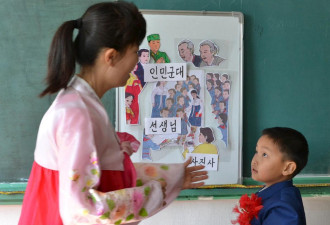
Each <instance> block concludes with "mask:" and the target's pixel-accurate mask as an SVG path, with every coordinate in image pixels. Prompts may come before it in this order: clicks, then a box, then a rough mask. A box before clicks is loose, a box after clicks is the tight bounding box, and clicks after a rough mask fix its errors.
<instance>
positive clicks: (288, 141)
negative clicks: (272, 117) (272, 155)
mask: <svg viewBox="0 0 330 225" xmlns="http://www.w3.org/2000/svg"><path fill="white" fill-rule="evenodd" d="M262 135H265V136H267V137H269V138H270V139H272V140H273V142H274V143H275V144H276V145H277V146H278V147H279V149H280V151H281V152H282V153H283V155H284V157H285V159H288V160H292V161H294V162H295V163H296V165H297V168H296V170H295V171H294V173H293V177H294V176H295V175H297V174H298V173H299V172H300V171H301V170H302V169H303V168H304V167H305V166H306V164H307V161H308V153H309V150H308V142H307V140H306V138H305V137H304V135H303V134H301V133H300V132H299V131H297V130H294V129H292V128H287V127H272V128H267V129H264V130H263V131H262Z"/></svg>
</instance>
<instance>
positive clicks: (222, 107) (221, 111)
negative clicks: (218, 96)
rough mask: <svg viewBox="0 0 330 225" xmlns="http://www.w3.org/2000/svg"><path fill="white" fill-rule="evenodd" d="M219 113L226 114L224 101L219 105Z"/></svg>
mask: <svg viewBox="0 0 330 225" xmlns="http://www.w3.org/2000/svg"><path fill="white" fill-rule="evenodd" d="M219 113H227V107H226V102H225V101H221V102H220V103H219Z"/></svg>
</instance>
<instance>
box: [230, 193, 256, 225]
mask: <svg viewBox="0 0 330 225" xmlns="http://www.w3.org/2000/svg"><path fill="white" fill-rule="evenodd" d="M262 208H263V205H262V199H261V198H260V197H258V196H257V195H256V194H252V195H251V198H249V196H248V195H247V194H245V195H243V196H242V197H241V198H240V200H239V205H237V206H235V207H234V209H233V212H234V213H238V217H237V219H236V220H232V221H231V223H232V224H239V225H250V222H251V220H252V219H253V218H254V217H255V218H258V213H259V211H260V210H261V209H262Z"/></svg>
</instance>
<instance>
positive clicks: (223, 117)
mask: <svg viewBox="0 0 330 225" xmlns="http://www.w3.org/2000/svg"><path fill="white" fill-rule="evenodd" d="M216 118H217V119H218V124H219V126H218V128H219V129H220V131H221V134H222V138H221V139H222V140H223V141H224V142H225V144H226V146H227V142H228V129H227V120H228V116H227V114H226V113H220V114H218V115H217V117H216Z"/></svg>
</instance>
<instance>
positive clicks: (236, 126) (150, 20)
mask: <svg viewBox="0 0 330 225" xmlns="http://www.w3.org/2000/svg"><path fill="white" fill-rule="evenodd" d="M142 13H143V15H144V17H145V19H146V21H147V36H148V35H149V34H155V33H156V34H159V35H160V40H161V47H160V51H165V52H166V53H167V55H168V56H169V58H170V59H171V63H184V61H183V60H182V58H181V57H180V55H179V52H178V43H179V42H180V41H181V40H184V39H189V40H190V41H192V42H193V43H194V49H195V54H199V50H200V46H199V44H200V43H201V42H203V41H204V40H211V41H212V42H213V43H215V44H216V45H217V46H218V47H219V49H220V51H219V52H218V53H217V55H218V56H219V57H222V58H224V59H225V60H224V62H223V63H220V64H219V65H217V66H205V67H195V66H194V64H192V63H187V70H188V73H189V71H192V70H198V71H201V73H203V74H204V77H205V75H206V73H213V74H214V73H219V74H228V75H229V77H230V84H231V87H230V98H229V100H228V106H229V107H228V122H227V124H228V139H227V145H226V144H225V143H224V142H223V141H222V140H221V138H219V137H222V134H221V132H220V130H219V129H217V128H218V124H217V122H216V120H215V117H214V114H212V108H211V104H209V103H210V102H211V101H212V97H211V96H210V94H208V91H206V88H205V86H204V88H205V92H204V99H203V100H204V102H205V104H204V115H203V121H204V124H203V126H204V127H210V128H212V130H213V132H214V136H215V142H214V143H213V144H215V145H216V146H217V147H218V153H219V165H218V170H217V171H209V179H208V180H207V181H206V185H209V186H210V187H211V186H212V187H216V185H222V184H240V183H242V171H241V170H242V122H243V121H242V115H243V114H242V106H243V96H242V93H243V73H242V71H243V14H242V13H240V12H193V11H157V10H150V11H149V10H142ZM141 48H145V49H149V45H148V41H147V38H146V39H145V40H144V41H143V43H142V44H141V46H140V49H141ZM154 85H155V84H154V83H153V82H151V83H147V84H146V85H145V86H144V88H143V90H142V92H141V93H140V94H139V109H140V112H139V113H140V124H138V125H128V124H126V115H125V102H124V101H125V89H124V88H119V89H117V99H116V101H117V104H116V114H117V115H116V118H117V120H116V130H118V131H120V132H128V133H131V134H133V135H134V136H135V137H136V138H137V139H138V140H139V141H140V142H141V143H142V140H143V130H144V122H145V121H144V118H147V117H150V112H151V110H152V104H151V97H150V96H151V94H152V90H153V88H154ZM201 85H205V80H204V81H203V82H201ZM151 154H152V161H145V160H143V159H142V157H141V155H142V147H140V149H139V150H138V152H137V153H135V154H133V155H132V157H131V158H132V160H133V162H148V163H181V162H184V159H183V157H182V148H181V147H179V146H171V147H164V148H162V149H161V150H159V151H151Z"/></svg>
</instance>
